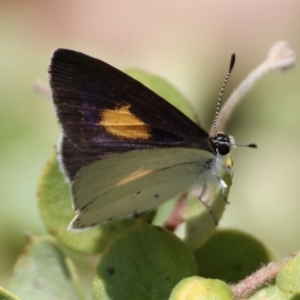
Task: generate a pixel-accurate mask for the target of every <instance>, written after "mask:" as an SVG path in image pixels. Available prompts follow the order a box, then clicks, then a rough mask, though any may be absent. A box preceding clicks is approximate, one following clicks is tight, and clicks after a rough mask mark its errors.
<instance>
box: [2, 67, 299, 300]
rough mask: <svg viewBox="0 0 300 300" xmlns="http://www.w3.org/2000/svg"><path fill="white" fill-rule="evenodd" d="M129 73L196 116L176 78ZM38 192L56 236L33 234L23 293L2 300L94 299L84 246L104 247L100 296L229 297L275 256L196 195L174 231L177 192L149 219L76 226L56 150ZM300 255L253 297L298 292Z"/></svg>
mask: <svg viewBox="0 0 300 300" xmlns="http://www.w3.org/2000/svg"><path fill="white" fill-rule="evenodd" d="M129 73H130V75H131V76H133V77H136V78H138V79H139V80H141V81H142V82H143V83H144V84H145V85H147V86H149V87H150V88H152V89H153V90H154V91H156V92H157V93H158V94H160V95H161V96H163V97H164V98H166V99H170V101H171V100H172V101H171V102H172V104H174V105H175V106H177V107H178V108H179V109H181V110H182V111H183V112H184V113H185V114H187V115H188V116H189V117H190V118H192V119H193V120H195V117H194V114H193V111H192V109H191V108H190V107H189V105H188V104H187V101H185V99H184V98H183V97H182V95H181V94H180V93H178V92H177V91H176V90H175V89H174V88H173V87H172V86H171V85H170V84H169V83H167V82H165V81H164V80H162V79H161V78H159V77H156V76H153V75H149V74H147V73H145V72H142V71H139V70H131V71H129ZM222 179H223V180H224V181H225V182H226V183H227V185H228V186H229V187H230V186H231V176H230V175H228V174H223V177H222ZM226 196H227V195H226ZM38 199H39V210H40V213H41V216H42V219H43V221H44V223H45V225H46V227H47V229H48V231H49V233H50V234H51V236H43V237H30V238H29V242H28V245H27V246H26V248H25V249H24V251H23V253H22V254H21V255H20V258H19V259H18V261H17V262H16V265H15V269H14V275H13V277H12V280H11V284H10V287H9V290H10V291H11V292H12V293H13V294H14V295H16V296H14V295H13V294H11V293H9V292H7V291H6V290H4V289H2V288H0V299H3V300H16V299H21V300H22V299H26V300H31V299H46V300H47V299H60V300H64V299H86V298H85V297H84V295H83V294H84V293H83V292H82V288H81V281H82V278H79V277H78V274H77V272H76V268H75V265H74V264H73V262H72V259H71V258H70V257H69V256H73V257H75V256H74V253H76V254H77V260H78V255H79V256H80V255H81V256H82V255H83V254H85V255H86V256H87V255H89V256H92V254H97V253H101V256H100V260H99V261H98V258H97V261H98V267H97V269H96V274H95V276H94V283H93V299H101V300H119V299H120V300H121V299H122V300H126V299H132V300H134V299H137V300H138V299H149V300H164V299H165V300H167V299H169V300H194V299H195V300H199V299H201V300H202V299H207V300H208V299H220V300H223V299H224V300H229V299H233V293H232V290H231V288H230V287H229V286H228V285H227V283H232V282H238V281H239V280H242V279H243V278H245V277H246V276H247V275H249V274H250V273H252V272H253V271H255V270H256V269H258V268H259V266H260V265H261V264H267V263H268V262H270V261H272V260H274V258H275V254H274V253H272V251H271V250H270V249H269V248H268V247H267V246H265V245H264V244H263V243H261V242H260V241H258V240H257V239H255V238H253V237H251V236H250V235H247V234H244V233H241V232H238V231H234V230H222V231H215V220H214V219H213V217H212V215H211V213H210V212H209V211H208V210H207V209H205V208H203V206H202V205H201V204H200V203H199V200H198V199H197V197H195V196H191V195H189V196H188V197H187V199H186V201H187V202H186V204H187V206H186V211H185V213H184V215H183V216H182V217H183V223H182V224H181V225H180V226H178V227H177V228H176V229H175V232H174V233H172V232H169V231H168V230H166V229H165V228H164V224H165V221H166V220H167V218H168V216H169V215H170V213H171V212H172V211H173V210H174V207H175V205H176V202H177V199H173V200H170V202H168V203H166V204H164V205H162V206H161V207H159V208H158V209H157V210H154V211H151V212H148V213H147V214H144V215H142V216H141V218H136V219H135V218H129V217H128V218H124V219H122V220H115V221H112V222H108V223H106V224H104V225H101V226H99V227H97V228H93V229H90V230H88V231H84V232H79V233H77V232H76V233H74V232H68V231H67V226H68V224H69V222H70V221H71V219H72V218H73V217H74V211H73V210H72V208H71V195H70V190H69V185H68V184H67V183H66V181H65V179H64V176H63V174H62V173H61V171H60V168H59V165H58V163H57V159H56V154H55V155H54V156H53V157H52V158H51V159H50V161H49V163H48V164H47V165H46V167H45V170H44V172H43V174H42V176H41V179H40V182H39V185H38ZM225 206H226V201H225V199H224V195H223V194H222V193H221V192H220V191H217V190H216V191H215V193H214V197H213V199H212V201H211V203H210V207H211V210H212V211H213V213H214V216H215V218H216V220H217V221H218V220H220V218H221V216H222V213H223V211H224V209H225ZM151 223H152V224H151ZM157 224H160V225H161V226H157ZM176 235H177V236H176ZM66 249H68V250H66ZM70 249H71V251H70ZM299 257H300V256H297V257H295V258H294V259H293V260H290V261H289V262H288V263H286V264H285V266H284V267H283V268H282V270H281V271H280V272H279V274H278V276H277V280H273V281H272V282H270V284H268V285H264V286H263V287H261V288H260V289H259V290H258V291H257V292H256V293H255V294H254V295H252V296H248V295H247V297H246V298H247V299H294V300H295V299H298V298H297V297H298V296H299V294H300V290H299V280H300V279H299V274H300V272H299V270H300V266H299V263H300V259H299ZM94 259H95V258H94ZM92 271H93V270H92ZM92 271H91V272H92ZM199 276H201V277H199ZM204 277H210V278H214V279H207V278H204ZM221 280H223V281H221ZM225 282H227V283H225ZM91 285H92V284H90V286H91ZM90 293H91V291H89V294H90Z"/></svg>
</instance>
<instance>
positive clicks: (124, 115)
mask: <svg viewBox="0 0 300 300" xmlns="http://www.w3.org/2000/svg"><path fill="white" fill-rule="evenodd" d="M129 107H130V105H126V106H122V107H116V109H114V110H109V109H108V110H105V111H103V112H101V116H100V117H101V120H100V125H102V126H104V127H105V129H106V130H107V131H108V132H109V133H111V134H113V135H115V136H118V137H123V138H130V139H145V140H146V139H148V138H149V137H150V136H151V134H150V130H151V126H150V125H147V124H145V123H144V122H143V121H142V120H140V119H139V118H137V117H136V116H135V115H133V114H132V113H131V112H130V111H129Z"/></svg>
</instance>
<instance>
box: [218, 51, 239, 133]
mask: <svg viewBox="0 0 300 300" xmlns="http://www.w3.org/2000/svg"><path fill="white" fill-rule="evenodd" d="M234 62H235V54H234V53H233V54H232V55H231V59H230V65H229V70H228V72H227V74H226V77H225V80H224V82H223V85H222V89H221V92H220V95H219V99H218V104H217V109H216V114H215V121H214V133H215V135H217V123H218V116H219V111H220V105H221V102H222V97H223V93H224V90H225V86H226V84H227V81H228V78H229V76H230V74H231V71H232V69H233V66H234Z"/></svg>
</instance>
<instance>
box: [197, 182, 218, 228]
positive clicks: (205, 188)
mask: <svg viewBox="0 0 300 300" xmlns="http://www.w3.org/2000/svg"><path fill="white" fill-rule="evenodd" d="M206 192H207V182H206V181H204V184H203V186H202V190H201V193H200V195H199V197H198V199H199V200H200V202H201V203H202V204H203V206H204V207H205V208H206V209H207V210H208V212H209V213H210V215H211V217H212V219H213V221H214V223H215V225H216V226H217V225H218V220H217V217H216V215H215V214H214V212H213V211H212V210H211V208H210V206H209V205H208V204H207V203H206V201H204V200H203V197H204V195H205V193H206Z"/></svg>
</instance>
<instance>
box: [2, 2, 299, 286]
mask: <svg viewBox="0 0 300 300" xmlns="http://www.w3.org/2000/svg"><path fill="white" fill-rule="evenodd" d="M0 36H1V42H0V122H1V125H0V138H1V144H0V285H2V286H7V283H8V278H9V276H10V274H11V272H12V266H13V263H14V261H15V260H16V258H17V256H18V255H19V254H20V253H21V251H22V248H23V246H24V244H25V243H26V233H30V234H34V235H38V234H42V233H45V228H44V226H43V223H42V221H41V219H40V216H39V212H38V209H37V202H36V185H37V182H38V179H39V176H40V174H41V171H42V169H43V167H44V165H45V163H46V162H47V160H48V159H49V158H50V156H51V154H52V152H53V149H54V145H55V143H56V140H57V137H58V134H59V127H58V124H57V121H56V118H55V116H54V113H53V106H52V103H51V101H50V100H49V99H47V98H44V97H43V96H41V95H39V94H37V93H36V92H35V91H34V89H33V87H32V83H33V81H34V80H35V79H42V80H43V81H44V82H47V68H48V62H49V59H50V55H51V52H52V50H53V49H55V48H57V47H65V48H70V49H74V50H78V51H81V52H84V53H87V54H90V55H92V56H95V57H98V58H100V59H102V60H104V61H106V62H108V63H110V64H112V65H114V66H116V67H118V68H120V69H125V68H129V67H139V68H142V69H144V70H146V71H149V72H152V73H155V74H158V75H161V76H162V77H164V78H166V79H167V80H169V81H170V82H171V83H173V84H174V85H175V86H176V87H177V88H178V89H179V90H180V91H181V92H182V93H183V94H184V95H185V96H186V97H187V98H188V99H189V100H190V101H191V103H192V105H193V107H194V108H195V111H196V113H197V115H198V116H199V119H200V120H201V124H202V126H203V127H204V128H206V129H208V128H209V127H210V124H211V122H212V119H213V115H214V111H215V107H216V101H217V98H218V94H219V90H220V88H221V85H222V82H223V78H224V76H225V73H226V71H227V67H228V63H229V58H230V55H231V53H232V52H235V53H236V54H237V63H236V67H235V69H234V71H233V74H232V76H231V79H230V81H229V84H228V87H227V89H226V95H228V94H229V93H230V92H231V91H232V90H233V89H234V88H235V87H236V86H237V84H238V83H239V82H240V81H241V80H242V79H243V78H244V77H245V76H246V74H247V73H248V72H250V71H251V70H252V69H253V68H254V67H256V66H257V64H258V63H260V62H261V61H262V60H263V59H264V58H265V56H266V54H267V51H268V49H269V48H270V47H271V46H272V44H273V43H274V42H276V41H277V40H281V39H284V40H287V41H288V42H290V44H291V46H292V47H293V48H294V50H295V51H296V52H298V53H299V47H300V2H299V1H298V0H285V1H283V0H282V1H274V0H265V1H260V0H252V1H237V0H236V1H234V0H229V1H217V0H212V1H204V0H186V1H174V0H166V1H160V0H152V1H148V0H122V1H108V0H106V1H92V0H87V1H71V0H65V1H58V0H53V1H37V0H30V1H29V0H28V1H17V0H9V1H8V0H6V1H5V0H2V1H1V2H0ZM299 79H300V70H299V67H298V66H297V65H296V67H295V68H294V69H292V70H291V71H289V72H286V73H283V74H280V73H272V74H269V75H268V76H266V77H264V78H263V79H262V80H261V81H260V82H259V83H258V84H257V85H255V87H254V88H253V89H252V90H251V91H250V92H249V93H248V94H247V96H246V99H244V101H243V102H242V103H241V105H240V106H239V107H238V109H237V110H236V111H235V113H234V115H233V117H232V119H231V122H230V124H229V126H228V130H227V131H228V133H230V134H232V135H234V136H235V138H236V140H237V141H238V142H255V143H257V144H258V146H259V148H258V149H257V150H251V149H244V148H240V149H237V150H235V153H234V162H235V167H234V171H235V177H234V182H233V187H232V189H231V195H230V198H229V200H230V203H231V204H230V205H229V206H228V207H227V210H226V212H225V217H224V218H223V219H222V221H221V224H220V226H221V227H234V228H237V229H240V230H245V231H247V232H249V233H252V234H253V235H255V236H256V237H258V238H260V239H262V240H264V241H265V242H266V243H267V244H269V245H271V247H273V248H274V249H276V250H277V251H278V252H279V253H280V254H281V255H283V254H287V253H290V252H292V251H294V250H296V249H300V235H299V233H300V218H299V212H300V189H299V186H300V183H299V169H300V160H299V149H300V136H299V133H300V130H299V129H300V124H299V123H300V121H299V113H300V84H299ZM226 95H225V98H226ZM233 247H234V245H233Z"/></svg>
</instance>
